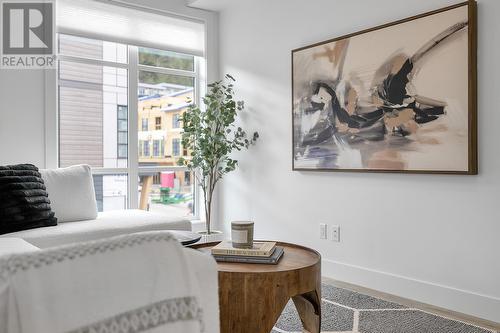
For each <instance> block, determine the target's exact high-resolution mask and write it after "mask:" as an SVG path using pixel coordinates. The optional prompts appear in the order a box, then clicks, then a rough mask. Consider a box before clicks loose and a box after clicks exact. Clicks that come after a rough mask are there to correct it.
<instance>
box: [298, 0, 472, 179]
mask: <svg viewBox="0 0 500 333" xmlns="http://www.w3.org/2000/svg"><path fill="white" fill-rule="evenodd" d="M443 28H444V29H443ZM429 36H430V38H429ZM291 57H292V59H291V60H292V169H293V170H294V171H348V172H395V173H424V174H425V173H429V174H463V175H476V174H477V173H478V158H477V3H476V1H475V0H469V1H467V2H462V3H459V4H456V5H452V6H448V7H445V8H441V9H438V10H435V11H431V12H427V13H423V14H420V15H416V16H413V17H409V18H406V19H402V20H399V21H395V22H392V23H388V24H384V25H380V26H377V27H374V28H371V29H366V30H363V31H359V32H355V33H352V34H348V35H345V36H341V37H337V38H334V39H330V40H326V41H323V42H319V43H315V44H312V45H308V46H304V47H300V48H297V49H294V50H292V51H291ZM426 67H427V68H426ZM426 94H427V96H426Z"/></svg>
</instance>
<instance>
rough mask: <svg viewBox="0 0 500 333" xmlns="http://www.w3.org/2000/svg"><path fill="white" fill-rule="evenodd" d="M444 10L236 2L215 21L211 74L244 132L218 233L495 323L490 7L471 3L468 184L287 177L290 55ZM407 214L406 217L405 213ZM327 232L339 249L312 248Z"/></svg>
mask: <svg viewBox="0 0 500 333" xmlns="http://www.w3.org/2000/svg"><path fill="white" fill-rule="evenodd" d="M453 3H456V1H451V0H432V1H430V0H429V1H409V0H405V1H402V0H379V1H368V0H349V1H347V0H337V1H332V0H309V1H300V0H293V1H291V0H274V1H267V0H241V1H238V2H237V5H236V4H234V3H233V4H231V5H229V7H227V8H225V9H224V10H223V11H222V12H221V13H220V22H219V24H220V35H219V43H220V68H221V75H222V74H223V73H231V74H232V75H233V76H234V77H235V78H236V79H237V90H238V91H239V93H240V96H239V97H240V98H242V99H244V100H245V103H246V105H247V109H248V111H249V112H248V114H247V115H246V117H245V118H244V123H245V126H246V127H247V129H257V130H258V131H259V133H260V135H261V139H260V142H258V144H257V146H255V147H252V148H251V150H250V152H248V153H245V154H241V155H239V156H240V157H241V159H240V170H239V171H237V172H235V173H233V174H232V175H230V176H229V177H227V178H226V179H225V180H224V181H223V183H222V187H221V191H220V198H219V201H218V202H219V207H218V209H219V213H220V218H219V221H222V222H224V223H225V225H224V226H220V227H222V228H225V229H226V230H228V223H229V221H231V220H235V219H252V220H254V221H255V222H256V236H257V237H260V238H266V239H280V240H283V241H289V242H297V243H300V244H304V245H306V246H310V247H313V248H315V249H317V250H319V251H320V252H321V254H322V256H323V259H324V260H323V274H324V275H327V276H331V277H334V278H337V279H340V280H345V281H348V282H352V283H357V284H361V285H364V286H366V287H370V288H374V289H378V290H382V291H386V292H390V293H394V294H397V295H400V296H404V297H408V298H412V299H415V300H419V301H423V302H427V303H431V304H435V305H438V306H443V307H446V308H450V309H453V310H456V311H460V312H465V313H468V314H472V315H476V316H479V317H483V318H487V319H491V320H496V321H498V322H500V257H499V255H500V247H499V237H500V213H499V210H498V207H497V206H498V205H499V201H498V196H499V195H500V171H499V170H500V154H499V150H498V142H499V139H498V130H499V124H500V112H499V104H500V94H499V93H498V88H499V84H498V78H499V77H500V65H499V63H498V59H500V46H499V44H498V42H497V38H496V37H495V36H496V34H498V33H500V21H499V20H498V17H497V14H498V13H499V12H500V2H499V1H497V0H480V1H479V31H480V35H479V47H480V50H479V159H480V175H479V176H439V175H410V174H402V175H401V174H368V173H366V174H353V173H315V172H293V171H292V170H291V167H292V165H291V158H292V157H291V156H292V152H291V149H292V146H291V135H292V134H291V83H290V80H291V70H290V68H291V63H290V50H292V49H294V48H297V47H300V46H304V45H308V44H311V43H314V42H318V41H322V40H325V39H330V38H333V37H336V36H341V35H344V34H347V33H351V32H354V31H358V30H361V29H364V28H369V27H372V26H376V25H379V24H382V23H386V22H390V21H393V20H396V19H400V18H404V17H408V16H413V15H415V14H417V13H421V12H425V11H429V10H433V9H436V8H440V7H442V6H445V5H449V4H453ZM408 212H410V213H408ZM319 223H328V224H339V225H340V226H341V242H340V243H333V242H332V241H329V240H320V239H319V227H318V224H319Z"/></svg>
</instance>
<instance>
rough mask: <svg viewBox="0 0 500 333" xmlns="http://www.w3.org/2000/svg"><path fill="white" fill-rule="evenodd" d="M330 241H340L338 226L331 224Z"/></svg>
mask: <svg viewBox="0 0 500 333" xmlns="http://www.w3.org/2000/svg"><path fill="white" fill-rule="evenodd" d="M332 242H340V226H338V225H332Z"/></svg>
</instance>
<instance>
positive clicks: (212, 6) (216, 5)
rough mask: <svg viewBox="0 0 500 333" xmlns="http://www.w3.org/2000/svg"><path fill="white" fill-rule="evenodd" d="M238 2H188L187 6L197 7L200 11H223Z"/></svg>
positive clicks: (203, 0)
mask: <svg viewBox="0 0 500 333" xmlns="http://www.w3.org/2000/svg"><path fill="white" fill-rule="evenodd" d="M236 1H237V0H186V4H187V5H188V6H189V7H195V8H200V9H206V10H212V11H216V12H218V11H221V10H223V9H224V8H226V7H228V6H229V5H231V4H234V3H235V2H236Z"/></svg>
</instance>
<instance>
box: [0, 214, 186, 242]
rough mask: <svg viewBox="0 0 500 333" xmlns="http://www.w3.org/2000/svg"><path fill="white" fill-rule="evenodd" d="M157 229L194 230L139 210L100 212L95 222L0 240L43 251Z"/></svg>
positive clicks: (182, 222)
mask: <svg viewBox="0 0 500 333" xmlns="http://www.w3.org/2000/svg"><path fill="white" fill-rule="evenodd" d="M154 230H191V222H190V221H188V220H185V219H180V218H176V217H169V216H165V215H162V214H157V213H153V212H147V211H143V210H139V209H129V210H115V211H109V212H103V213H98V215H97V218H96V219H93V220H84V221H74V222H62V223H59V224H58V225H57V226H54V227H44V228H36V229H28V230H23V231H18V232H12V233H8V234H4V235H0V239H1V238H4V237H5V238H12V237H15V238H21V239H24V240H25V241H27V242H29V243H30V244H33V245H35V246H36V247H38V248H42V249H43V248H48V247H52V246H59V245H65V244H70V243H75V242H82V241H90V240H96V239H101V238H107V237H112V236H118V235H123V234H130V233H135V232H141V231H154Z"/></svg>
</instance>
